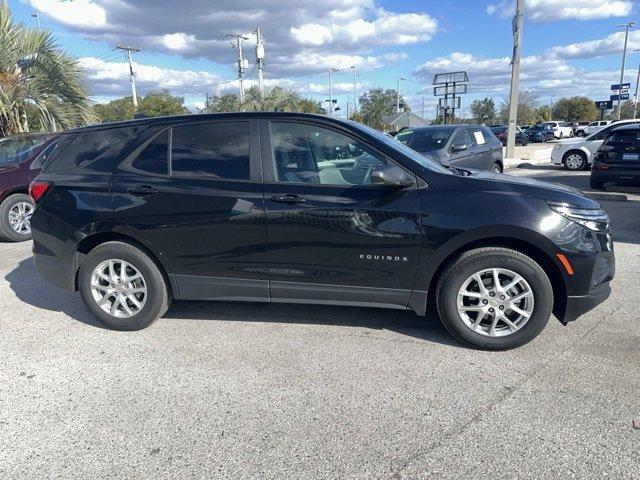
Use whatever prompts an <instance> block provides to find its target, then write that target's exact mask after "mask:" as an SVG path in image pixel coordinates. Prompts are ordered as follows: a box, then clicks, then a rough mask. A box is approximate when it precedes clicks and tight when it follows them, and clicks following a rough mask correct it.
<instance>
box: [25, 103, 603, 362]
mask: <svg viewBox="0 0 640 480" xmlns="http://www.w3.org/2000/svg"><path fill="white" fill-rule="evenodd" d="M30 192H31V195H32V196H33V198H34V199H35V201H36V203H37V208H36V210H35V213H34V215H33V217H32V221H31V226H32V229H33V234H34V245H33V253H34V259H35V265H36V267H37V269H38V271H39V272H40V274H41V275H42V276H43V277H44V278H45V279H46V280H47V281H49V282H51V283H52V284H54V285H57V286H60V287H63V288H66V289H68V290H80V295H81V297H82V299H83V300H84V303H85V305H86V306H87V308H88V309H89V310H90V311H91V312H92V313H93V314H94V315H95V316H96V317H97V318H99V319H100V320H102V321H103V322H104V323H106V324H107V325H109V326H111V327H113V328H116V329H122V330H135V329H140V328H144V327H146V326H148V325H149V324H150V323H152V322H153V321H154V320H156V319H157V318H159V317H161V316H162V315H163V314H164V313H165V312H166V310H167V308H168V307H169V304H170V303H171V301H172V300H225V301H229V300H241V301H251V302H294V303H303V304H314V303H317V304H338V305H352V306H367V307H384V308H396V309H403V310H405V309H411V310H413V311H415V312H417V313H418V314H420V315H424V314H425V312H426V310H427V303H428V302H434V303H435V305H436V306H437V310H438V312H439V315H440V318H441V319H442V321H443V323H444V324H445V326H446V327H447V329H448V330H449V331H450V332H451V333H452V334H453V335H454V336H455V337H457V338H459V339H461V340H463V341H465V342H467V343H468V344H471V345H474V346H476V347H480V348H487V349H505V348H511V347H515V346H518V345H522V344H524V343H526V342H528V341H530V340H531V339H533V338H534V337H535V336H537V335H538V334H539V333H540V331H541V330H542V329H543V328H544V326H545V325H546V323H547V321H548V320H549V317H550V315H551V313H552V312H553V313H554V314H555V316H556V317H557V318H558V319H560V321H562V322H563V323H566V322H568V321H570V320H574V319H575V318H577V317H578V316H579V315H581V314H582V313H584V312H586V311H588V310H590V309H591V308H593V307H594V306H595V305H597V304H598V303H600V302H602V301H603V300H604V299H606V298H607V296H608V295H609V293H610V288H609V281H610V280H611V279H612V277H613V274H614V254H613V247H612V241H611V233H610V231H609V222H608V218H607V215H606V214H605V212H603V211H602V209H601V208H600V206H599V205H598V203H597V202H596V201H595V200H593V199H590V198H588V197H586V196H584V195H583V194H581V193H580V192H579V191H578V190H575V189H573V188H569V187H565V186H561V185H557V184H549V183H544V182H540V181H535V180H531V179H525V178H519V177H512V176H508V175H501V174H497V173H492V172H482V171H474V172H471V171H468V170H462V169H459V168H455V167H449V168H445V167H443V166H442V165H440V164H439V163H437V162H434V161H433V160H430V159H428V158H426V157H424V156H422V155H420V154H418V153H417V152H416V151H414V150H412V149H410V148H407V147H406V146H404V145H403V144H401V143H399V142H397V141H396V140H395V139H392V138H389V137H388V136H387V135H384V134H382V133H380V132H378V131H376V130H373V129H371V128H368V127H365V126H363V125H361V124H358V123H355V122H351V121H345V120H338V119H335V118H330V117H325V116H316V115H305V114H294V113H260V112H253V113H235V114H217V115H192V116H183V117H166V118H153V119H145V120H133V121H130V122H122V123H114V124H106V125H96V126H92V127H88V128H84V129H80V130H74V131H69V132H67V133H64V134H62V136H61V139H60V142H59V144H58V148H57V149H56V151H55V152H54V154H53V156H52V157H51V158H50V159H49V160H48V161H47V163H46V165H45V168H44V170H43V172H42V173H41V174H40V175H39V176H38V178H36V180H35V181H34V182H33V183H32V184H31V188H30ZM43 294H44V293H43Z"/></svg>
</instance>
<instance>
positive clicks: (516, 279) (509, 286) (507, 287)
mask: <svg viewBox="0 0 640 480" xmlns="http://www.w3.org/2000/svg"><path fill="white" fill-rule="evenodd" d="M521 281H522V277H521V276H520V275H516V276H515V277H514V279H513V280H512V281H511V282H509V283H508V284H507V285H505V286H504V288H503V290H504V291H505V292H508V291H509V290H511V289H512V288H513V287H515V286H516V285H518V284H519V283H520V282H521Z"/></svg>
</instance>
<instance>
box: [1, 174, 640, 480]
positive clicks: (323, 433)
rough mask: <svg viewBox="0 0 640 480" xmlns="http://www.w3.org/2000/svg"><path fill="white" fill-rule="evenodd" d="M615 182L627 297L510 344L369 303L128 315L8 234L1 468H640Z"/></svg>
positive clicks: (516, 474)
mask: <svg viewBox="0 0 640 480" xmlns="http://www.w3.org/2000/svg"><path fill="white" fill-rule="evenodd" d="M513 174H516V175H527V176H533V177H538V178H543V179H547V180H552V181H560V182H563V183H566V184H571V185H573V186H577V187H579V188H583V189H586V188H587V184H588V173H585V172H579V173H568V172H567V173H565V172H563V171H559V170H558V169H555V168H553V167H548V166H545V167H530V168H519V169H515V170H514V171H513ZM605 198H606V197H605ZM610 198H611V200H602V204H603V206H604V208H605V209H606V210H608V211H609V213H610V215H611V216H612V224H613V228H614V237H615V239H616V241H617V244H616V251H617V276H616V278H615V280H614V282H613V294H612V297H611V298H610V299H609V301H607V302H606V303H604V304H602V305H600V306H599V307H597V308H596V309H595V310H593V311H592V312H590V313H589V314H587V315H585V316H584V317H582V318H581V319H579V320H578V321H577V322H575V323H573V324H571V325H569V326H568V327H563V326H562V325H561V324H560V323H559V322H557V321H555V320H553V319H552V320H551V322H550V323H549V325H548V327H547V328H546V330H545V331H544V332H543V333H542V335H540V337H538V338H537V339H536V340H534V341H533V342H532V343H530V344H529V345H527V346H525V347H522V348H520V349H517V350H514V351H509V352H499V353H491V352H481V351H476V350H471V349H467V348H465V347H462V346H461V345H459V344H457V343H456V342H455V341H453V340H452V339H451V337H450V336H449V335H448V334H447V332H446V331H445V330H444V328H443V327H442V326H441V325H440V323H439V322H438V320H437V319H436V318H435V317H434V316H433V315H431V316H429V317H427V318H426V319H424V318H421V317H417V316H415V315H414V314H413V313H410V312H397V311H385V310H376V309H366V308H346V307H322V306H305V305H275V304H274V305H255V304H249V305H247V304H232V303H193V302H189V303H175V304H174V305H173V307H172V308H171V309H170V311H169V312H168V314H167V315H166V318H164V319H162V320H160V321H158V322H157V323H155V324H154V325H153V326H152V327H150V328H148V329H146V330H144V331H140V332H130V333H122V332H114V331H110V330H106V329H104V328H102V327H101V326H100V325H98V324H96V323H95V322H94V321H93V320H92V318H91V317H90V315H89V314H88V313H87V312H86V311H85V309H84V308H83V306H82V304H81V302H80V299H79V297H78V296H77V295H75V294H71V293H68V292H65V291H60V290H56V289H55V288H53V287H49V286H48V285H47V284H45V283H44V282H43V281H42V280H41V279H40V278H39V277H38V276H37V274H36V272H35V270H34V267H33V263H32V261H31V259H30V248H31V246H30V244H29V243H23V244H9V243H0V352H1V353H0V452H1V453H0V478H8V479H9V478H11V479H13V478H16V479H17V478H20V479H24V478H115V477H118V478H149V477H157V478H187V477H193V478H233V479H236V478H243V479H244V478H259V479H267V478H274V479H283V478H313V479H315V478H332V479H334V478H335V479H338V478H339V479H344V478H358V479H360V478H389V479H394V480H397V479H405V478H407V479H408V478H411V479H425V478H438V479H440V478H451V479H461V478H490V479H496V478H505V479H506V478H518V479H523V478H531V479H540V478H562V479H564V478H594V479H596V478H597V479H600V478H615V479H623V478H629V479H631V478H638V475H639V472H640V457H639V456H638V452H639V451H640V430H637V429H634V428H633V425H632V422H633V420H636V421H638V422H639V423H640V366H639V365H640V309H639V308H638V305H637V302H638V299H640V284H639V283H638V272H640V197H637V196H636V195H635V194H628V195H627V196H626V198H627V200H626V201H621V200H620V198H619V197H610ZM614 199H615V200H614Z"/></svg>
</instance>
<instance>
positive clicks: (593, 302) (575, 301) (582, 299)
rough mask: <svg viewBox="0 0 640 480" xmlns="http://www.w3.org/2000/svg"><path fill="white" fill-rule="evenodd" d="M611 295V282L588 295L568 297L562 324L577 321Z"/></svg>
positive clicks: (599, 286) (594, 289)
mask: <svg viewBox="0 0 640 480" xmlns="http://www.w3.org/2000/svg"><path fill="white" fill-rule="evenodd" d="M609 295H611V286H610V285H609V282H607V283H603V284H601V285H598V286H597V287H594V288H593V289H592V290H591V291H590V292H589V294H588V295H576V296H568V297H567V305H566V308H565V312H564V317H563V318H562V323H565V324H566V323H568V322H572V321H574V320H576V319H577V318H578V317H580V316H581V315H584V314H585V313H587V312H588V311H590V310H593V309H594V308H595V307H597V306H598V305H600V304H601V303H602V302H604V301H605V300H606V299H607V298H609Z"/></svg>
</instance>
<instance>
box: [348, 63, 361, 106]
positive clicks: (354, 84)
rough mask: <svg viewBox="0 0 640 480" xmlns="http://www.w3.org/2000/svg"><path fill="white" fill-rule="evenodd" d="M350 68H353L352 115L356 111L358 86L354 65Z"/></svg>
mask: <svg viewBox="0 0 640 480" xmlns="http://www.w3.org/2000/svg"><path fill="white" fill-rule="evenodd" d="M351 68H353V113H356V112H357V111H358V84H357V83H356V65H353V66H352V67H351ZM347 117H348V115H347Z"/></svg>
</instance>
